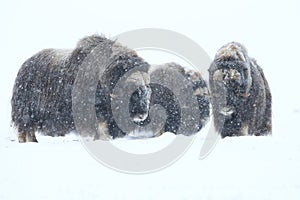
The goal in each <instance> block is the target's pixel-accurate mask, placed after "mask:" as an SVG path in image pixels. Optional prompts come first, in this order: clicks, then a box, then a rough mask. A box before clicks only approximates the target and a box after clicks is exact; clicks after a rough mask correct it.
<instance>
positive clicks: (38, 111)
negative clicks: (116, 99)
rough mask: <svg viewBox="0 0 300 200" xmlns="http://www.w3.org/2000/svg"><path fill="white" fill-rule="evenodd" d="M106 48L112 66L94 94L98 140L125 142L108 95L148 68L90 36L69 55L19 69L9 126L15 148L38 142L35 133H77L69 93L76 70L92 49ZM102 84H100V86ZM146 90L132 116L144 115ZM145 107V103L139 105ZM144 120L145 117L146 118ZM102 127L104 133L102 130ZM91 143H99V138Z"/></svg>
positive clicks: (50, 52) (55, 54)
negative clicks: (134, 72)
mask: <svg viewBox="0 0 300 200" xmlns="http://www.w3.org/2000/svg"><path fill="white" fill-rule="evenodd" d="M99 46H100V47H101V46H102V47H109V49H110V52H106V53H107V55H109V60H110V64H109V66H108V67H107V69H106V70H105V71H104V74H103V76H102V77H101V78H102V81H101V84H100V81H99V84H98V85H97V90H96V94H95V101H94V102H95V110H96V116H97V120H98V121H99V124H101V126H99V129H102V130H99V131H100V133H101V131H102V133H101V134H107V135H108V136H109V137H111V138H116V137H123V136H124V135H125V134H126V133H124V132H123V131H122V130H121V129H120V128H119V127H118V126H117V124H116V122H115V120H114V118H113V116H112V111H111V108H110V101H111V90H112V88H113V87H114V86H115V84H116V82H117V81H118V80H119V78H120V77H122V76H123V75H124V74H125V73H127V72H128V71H130V70H131V69H133V68H137V69H138V70H140V71H144V72H147V71H148V68H149V64H148V63H146V62H145V61H144V60H143V59H142V58H140V57H139V56H138V55H137V54H136V53H135V52H134V51H132V50H130V49H128V48H126V47H123V46H121V45H120V44H118V43H116V42H114V41H111V40H109V39H106V38H105V37H102V36H98V35H93V36H89V37H86V38H83V39H82V40H80V41H79V42H78V44H77V46H76V48H75V49H73V50H58V49H46V50H42V51H41V52H39V53H37V54H36V55H34V56H32V57H31V58H29V59H28V60H27V61H25V63H24V64H23V65H22V67H21V69H20V70H19V72H18V75H17V78H16V80H15V85H14V89H13V96H12V100H11V105H12V113H11V116H12V122H13V125H14V126H15V127H16V129H17V131H18V134H19V135H18V138H19V142H37V140H36V137H35V132H37V131H39V132H41V133H43V134H45V135H49V136H62V135H65V134H66V133H69V132H71V131H76V127H75V124H74V119H73V116H72V89H73V85H74V81H75V78H76V76H77V74H78V71H79V67H80V65H81V64H82V62H83V61H84V59H85V58H86V57H87V56H88V55H89V54H90V53H91V52H92V51H93V50H94V49H95V48H96V47H99ZM103 80H104V81H103ZM147 92H149V89H147V86H142V87H140V91H139V92H138V95H139V96H142V97H139V98H140V99H141V100H140V101H141V105H142V106H140V109H139V110H138V112H137V113H132V115H133V116H135V114H138V115H139V116H142V117H143V115H147V108H148V107H149V105H148V104H149V101H148V100H147V99H146V98H143V96H149V95H147V94H146V93H147ZM143 101H145V102H143ZM144 118H145V117H144ZM103 126H104V127H103ZM99 131H98V135H95V139H98V138H101V137H100V135H99V134H100V133H99Z"/></svg>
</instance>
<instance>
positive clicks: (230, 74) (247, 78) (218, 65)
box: [209, 42, 252, 97]
mask: <svg viewBox="0 0 300 200" xmlns="http://www.w3.org/2000/svg"><path fill="white" fill-rule="evenodd" d="M250 62H251V61H250V59H249V57H248V53H247V50H246V49H245V47H244V46H243V45H241V44H240V43H237V42H231V43H228V44H226V45H224V46H223V47H221V49H220V50H219V51H218V52H217V54H216V56H215V59H214V62H213V63H212V65H211V66H210V69H209V73H210V76H211V78H212V79H211V80H213V82H214V83H215V87H217V89H218V90H224V89H226V92H228V93H230V92H231V91H232V92H234V93H235V94H237V95H240V96H241V97H247V96H249V91H250V88H251V84H252V78H251V70H250ZM224 92H225V91H224Z"/></svg>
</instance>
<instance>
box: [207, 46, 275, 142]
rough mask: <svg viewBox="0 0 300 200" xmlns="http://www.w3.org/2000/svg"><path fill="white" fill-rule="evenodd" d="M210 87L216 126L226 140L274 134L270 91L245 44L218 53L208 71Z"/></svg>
mask: <svg viewBox="0 0 300 200" xmlns="http://www.w3.org/2000/svg"><path fill="white" fill-rule="evenodd" d="M209 87H210V91H211V103H212V110H213V115H214V125H215V128H216V130H217V131H218V132H219V133H220V134H221V136H222V137H223V138H224V137H226V136H242V135H257V136H259V135H269V134H271V132H272V108H271V107H272V96H271V92H270V88H269V85H268V82H267V80H266V78H265V76H264V73H263V70H262V69H261V68H260V66H258V64H257V63H256V61H255V60H254V59H253V58H250V57H249V56H248V53H247V50H246V48H245V47H244V46H243V45H241V44H239V43H237V42H231V43H228V44H226V45H225V46H223V47H222V48H221V49H220V50H219V51H218V52H217V54H216V56H215V58H214V61H213V62H212V64H211V66H210V68H209Z"/></svg>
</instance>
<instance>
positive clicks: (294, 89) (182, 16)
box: [0, 0, 300, 200]
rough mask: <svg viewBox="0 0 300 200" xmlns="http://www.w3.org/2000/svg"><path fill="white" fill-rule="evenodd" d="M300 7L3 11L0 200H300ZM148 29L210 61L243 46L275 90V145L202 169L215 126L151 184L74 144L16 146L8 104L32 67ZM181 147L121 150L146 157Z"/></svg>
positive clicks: (236, 148) (67, 6)
mask: <svg viewBox="0 0 300 200" xmlns="http://www.w3.org/2000/svg"><path fill="white" fill-rule="evenodd" d="M196 2H198V3H196ZM299 7H300V4H299V2H298V1H296V0H287V1H284V2H281V1H272V2H263V1H259V0H257V1H238V0H229V1H216V0H212V1H206V2H201V1H182V2H180V3H175V1H155V0H153V1H149V2H148V3H147V2H143V3H142V2H141V1H131V0H129V1H120V2H114V1H107V2H100V1H91V0H86V1H82V2H78V1H70V2H63V1H58V0H52V1H48V2H42V1H35V2H34V1H18V0H12V1H6V2H5V3H3V2H2V3H1V8H0V22H1V23H0V24H1V33H0V36H1V37H0V42H1V43H0V44H1V47H0V55H1V65H2V66H1V75H0V76H1V78H0V81H1V83H0V107H1V108H0V110H1V116H0V121H1V124H0V125H1V126H0V158H1V162H0V163H1V164H0V200H2V199H3V200H7V199H24V200H25V199H63V200H65V199H122V200H124V199H130V200H133V199H172V200H175V199H188V200H190V199H197V200H199V199H295V200H296V199H300V133H299V130H298V123H300V92H299V89H298V87H299V77H298V73H299V72H300V69H299V66H298V65H299V61H298V60H299V45H300V40H299V35H300V29H299V25H298V24H299V19H300V14H299ZM145 27H156V28H165V29H170V30H173V31H177V32H179V33H182V34H184V35H186V36H188V37H189V38H191V39H193V40H194V41H196V42H197V43H198V44H199V45H201V46H202V47H203V48H204V49H205V50H206V51H207V53H208V54H209V55H210V56H211V57H213V56H214V54H215V52H216V51H217V50H218V48H219V47H220V46H222V45H223V44H225V43H227V42H229V41H232V40H235V41H239V42H241V43H243V44H245V46H246V47H247V48H248V51H249V55H250V56H253V57H255V58H256V59H257V60H258V63H259V64H260V65H261V66H262V68H263V70H264V72H265V75H266V77H267V79H268V81H269V84H270V87H271V91H272V94H273V111H274V112H273V136H271V137H238V138H226V139H223V140H220V141H219V142H218V144H217V146H216V147H215V149H214V150H213V151H212V153H211V154H210V155H209V156H208V157H207V158H206V159H204V160H199V159H198V157H199V153H200V149H201V147H202V144H203V141H204V139H205V136H206V133H207V129H208V126H209V125H208V126H207V127H206V129H205V130H203V131H201V132H200V133H199V134H198V135H197V137H196V139H195V141H194V143H193V145H192V146H191V148H190V149H189V150H188V151H187V153H186V154H185V155H184V156H183V157H182V158H181V159H180V160H179V161H177V162H176V163H174V164H173V165H171V166H170V167H168V168H166V169H164V170H161V171H158V172H156V173H152V174H145V175H130V174H124V173H120V172H116V171H114V170H111V169H109V168H107V167H105V166H103V165H102V164H100V163H99V162H97V161H96V160H95V159H94V158H93V157H92V156H91V155H90V154H89V153H88V152H87V151H86V150H85V149H84V147H83V146H82V145H81V143H80V142H79V141H78V138H77V137H76V136H75V135H69V136H66V137H60V138H51V137H45V136H38V140H39V143H37V144H32V143H28V144H19V143H17V142H16V141H14V140H15V138H16V137H15V135H14V134H15V131H14V130H13V129H12V128H11V127H10V98H11V91H12V87H13V83H14V79H15V77H16V74H17V71H18V69H19V67H20V66H21V64H22V63H23V62H24V61H25V59H27V58H28V57H30V56H31V55H33V54H34V53H36V52H37V51H39V50H41V49H43V48H49V47H56V48H73V47H74V46H75V43H76V41H77V40H78V39H79V38H81V37H82V36H85V35H89V34H93V33H95V32H98V33H104V34H105V35H107V36H109V37H113V36H114V35H116V34H119V33H122V32H124V31H128V30H131V29H137V28H145ZM146 57H147V58H146V59H147V60H150V62H157V63H161V62H163V61H164V62H168V61H171V60H161V59H163V58H162V57H163V56H162V57H160V58H158V57H159V56H157V55H155V56H153V57H155V59H152V60H151V54H150V56H149V54H148V55H147V56H146ZM164 58H167V57H164ZM173 137H174V136H172V135H171V134H165V135H163V136H161V137H159V138H155V139H149V140H134V141H128V140H117V141H114V142H113V143H114V144H115V145H116V146H119V147H120V148H122V149H127V150H128V151H135V152H137V151H141V152H145V151H147V150H149V149H151V148H153V147H152V146H151V145H153V146H155V145H157V144H159V145H163V144H164V142H166V143H167V142H169V141H170V140H172V138H173Z"/></svg>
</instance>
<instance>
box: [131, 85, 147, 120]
mask: <svg viewBox="0 0 300 200" xmlns="http://www.w3.org/2000/svg"><path fill="white" fill-rule="evenodd" d="M151 92H152V90H151V88H150V86H149V85H148V86H141V87H139V88H138V89H137V90H136V91H134V92H133V94H132V95H131V98H130V101H129V111H130V117H131V118H132V119H133V121H134V122H136V123H140V122H142V121H145V120H146V118H147V117H148V113H149V109H150V97H151Z"/></svg>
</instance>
